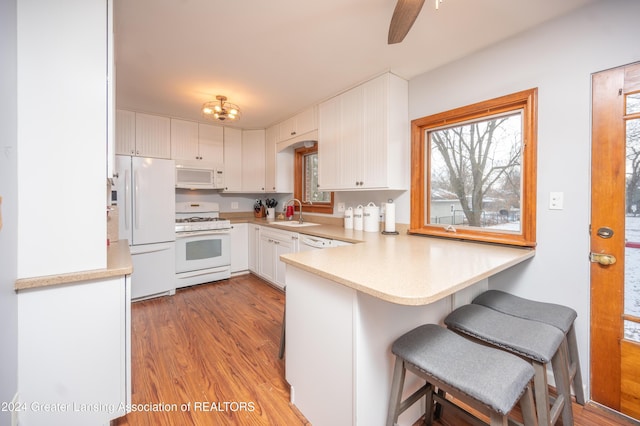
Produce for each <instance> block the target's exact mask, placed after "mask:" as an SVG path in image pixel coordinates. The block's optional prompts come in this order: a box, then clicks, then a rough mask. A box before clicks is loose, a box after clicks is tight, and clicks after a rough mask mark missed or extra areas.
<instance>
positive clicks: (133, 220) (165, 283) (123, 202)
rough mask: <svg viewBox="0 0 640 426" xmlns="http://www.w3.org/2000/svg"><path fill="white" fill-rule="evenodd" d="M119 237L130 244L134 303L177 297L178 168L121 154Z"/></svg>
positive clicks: (117, 180)
mask: <svg viewBox="0 0 640 426" xmlns="http://www.w3.org/2000/svg"><path fill="white" fill-rule="evenodd" d="M115 166H116V167H115V171H114V181H115V183H116V189H117V197H118V207H119V238H120V239H127V240H129V245H130V247H131V258H132V261H133V274H132V275H131V298H132V299H146V298H149V297H156V296H162V295H166V294H173V293H175V287H174V276H175V242H174V241H175V232H174V220H175V178H174V176H175V175H174V169H175V163H174V161H173V160H164V159H158V158H144V157H130V156H123V155H116V164H115Z"/></svg>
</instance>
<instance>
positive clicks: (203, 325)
mask: <svg viewBox="0 0 640 426" xmlns="http://www.w3.org/2000/svg"><path fill="white" fill-rule="evenodd" d="M283 307H284V295H283V293H282V292H280V291H278V290H276V289H275V288H273V287H271V286H270V285H268V284H267V283H266V282H264V281H262V280H261V279H260V278H257V277H255V276H254V275H243V276H239V277H235V278H232V279H230V280H224V281H220V282H217V283H211V284H204V285H199V286H194V287H189V288H185V289H180V290H178V291H177V292H176V294H175V295H174V296H169V297H162V298H158V299H152V300H147V301H142V302H136V303H134V304H133V306H132V309H131V311H132V338H131V340H132V350H131V352H132V371H133V374H132V382H133V395H132V399H133V401H132V402H133V404H135V407H136V408H139V409H140V410H141V411H139V412H132V413H130V414H128V415H126V416H124V417H121V418H120V419H117V420H116V421H115V422H114V426H165V425H171V426H190V425H198V426H208V425H216V426H217V425H283V426H285V425H286V426H294V425H308V424H310V423H308V422H307V421H306V419H305V418H304V416H303V415H302V414H300V412H299V411H298V410H297V409H296V408H295V407H294V406H292V405H291V404H290V403H289V386H288V384H287V382H286V381H285V379H284V361H282V360H279V359H278V349H279V345H280V332H281V323H282V314H283ZM310 368H312V367H311V366H310ZM154 404H155V405H154ZM150 409H156V410H160V411H149V410H150ZM574 413H575V420H576V425H578V426H606V425H609V426H613V425H631V424H632V423H630V422H624V420H623V419H620V418H616V417H614V416H611V415H608V414H607V413H605V412H603V411H601V410H599V409H597V408H594V407H581V406H577V405H574ZM418 424H419V423H418ZM442 424H446V425H452V426H459V425H460V422H458V421H457V420H456V419H453V418H451V419H447V417H446V413H445V418H444V419H443V422H442ZM338 426H340V425H338Z"/></svg>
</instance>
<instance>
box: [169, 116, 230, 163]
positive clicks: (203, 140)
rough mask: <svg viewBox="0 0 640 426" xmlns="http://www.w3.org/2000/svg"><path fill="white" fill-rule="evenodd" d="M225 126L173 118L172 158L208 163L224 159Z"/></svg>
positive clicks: (219, 161)
mask: <svg viewBox="0 0 640 426" xmlns="http://www.w3.org/2000/svg"><path fill="white" fill-rule="evenodd" d="M223 152H224V133H223V127H221V126H212V125H209V124H201V123H196V122H195V121H187V120H178V119H175V118H172V119H171V158H172V159H174V160H189V161H192V160H202V161H203V162H206V163H208V164H216V163H217V164H222V163H223V161H224V154H223Z"/></svg>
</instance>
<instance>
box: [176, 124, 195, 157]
mask: <svg viewBox="0 0 640 426" xmlns="http://www.w3.org/2000/svg"><path fill="white" fill-rule="evenodd" d="M199 156H200V154H199V153H198V123H196V122H195V121H186V120H177V119H175V118H172V119H171V158H172V159H174V160H197V159H198V157H199Z"/></svg>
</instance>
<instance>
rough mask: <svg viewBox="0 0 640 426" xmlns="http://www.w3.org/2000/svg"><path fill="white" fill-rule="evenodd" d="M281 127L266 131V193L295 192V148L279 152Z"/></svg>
mask: <svg viewBox="0 0 640 426" xmlns="http://www.w3.org/2000/svg"><path fill="white" fill-rule="evenodd" d="M279 132H280V129H279V126H277V125H276V126H272V127H269V128H268V129H267V130H266V136H265V139H266V144H265V161H264V164H265V191H266V192H293V148H292V147H286V148H285V149H282V150H280V151H279V150H278V148H279V143H278V140H279V139H278V138H279V136H280V133H279Z"/></svg>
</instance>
